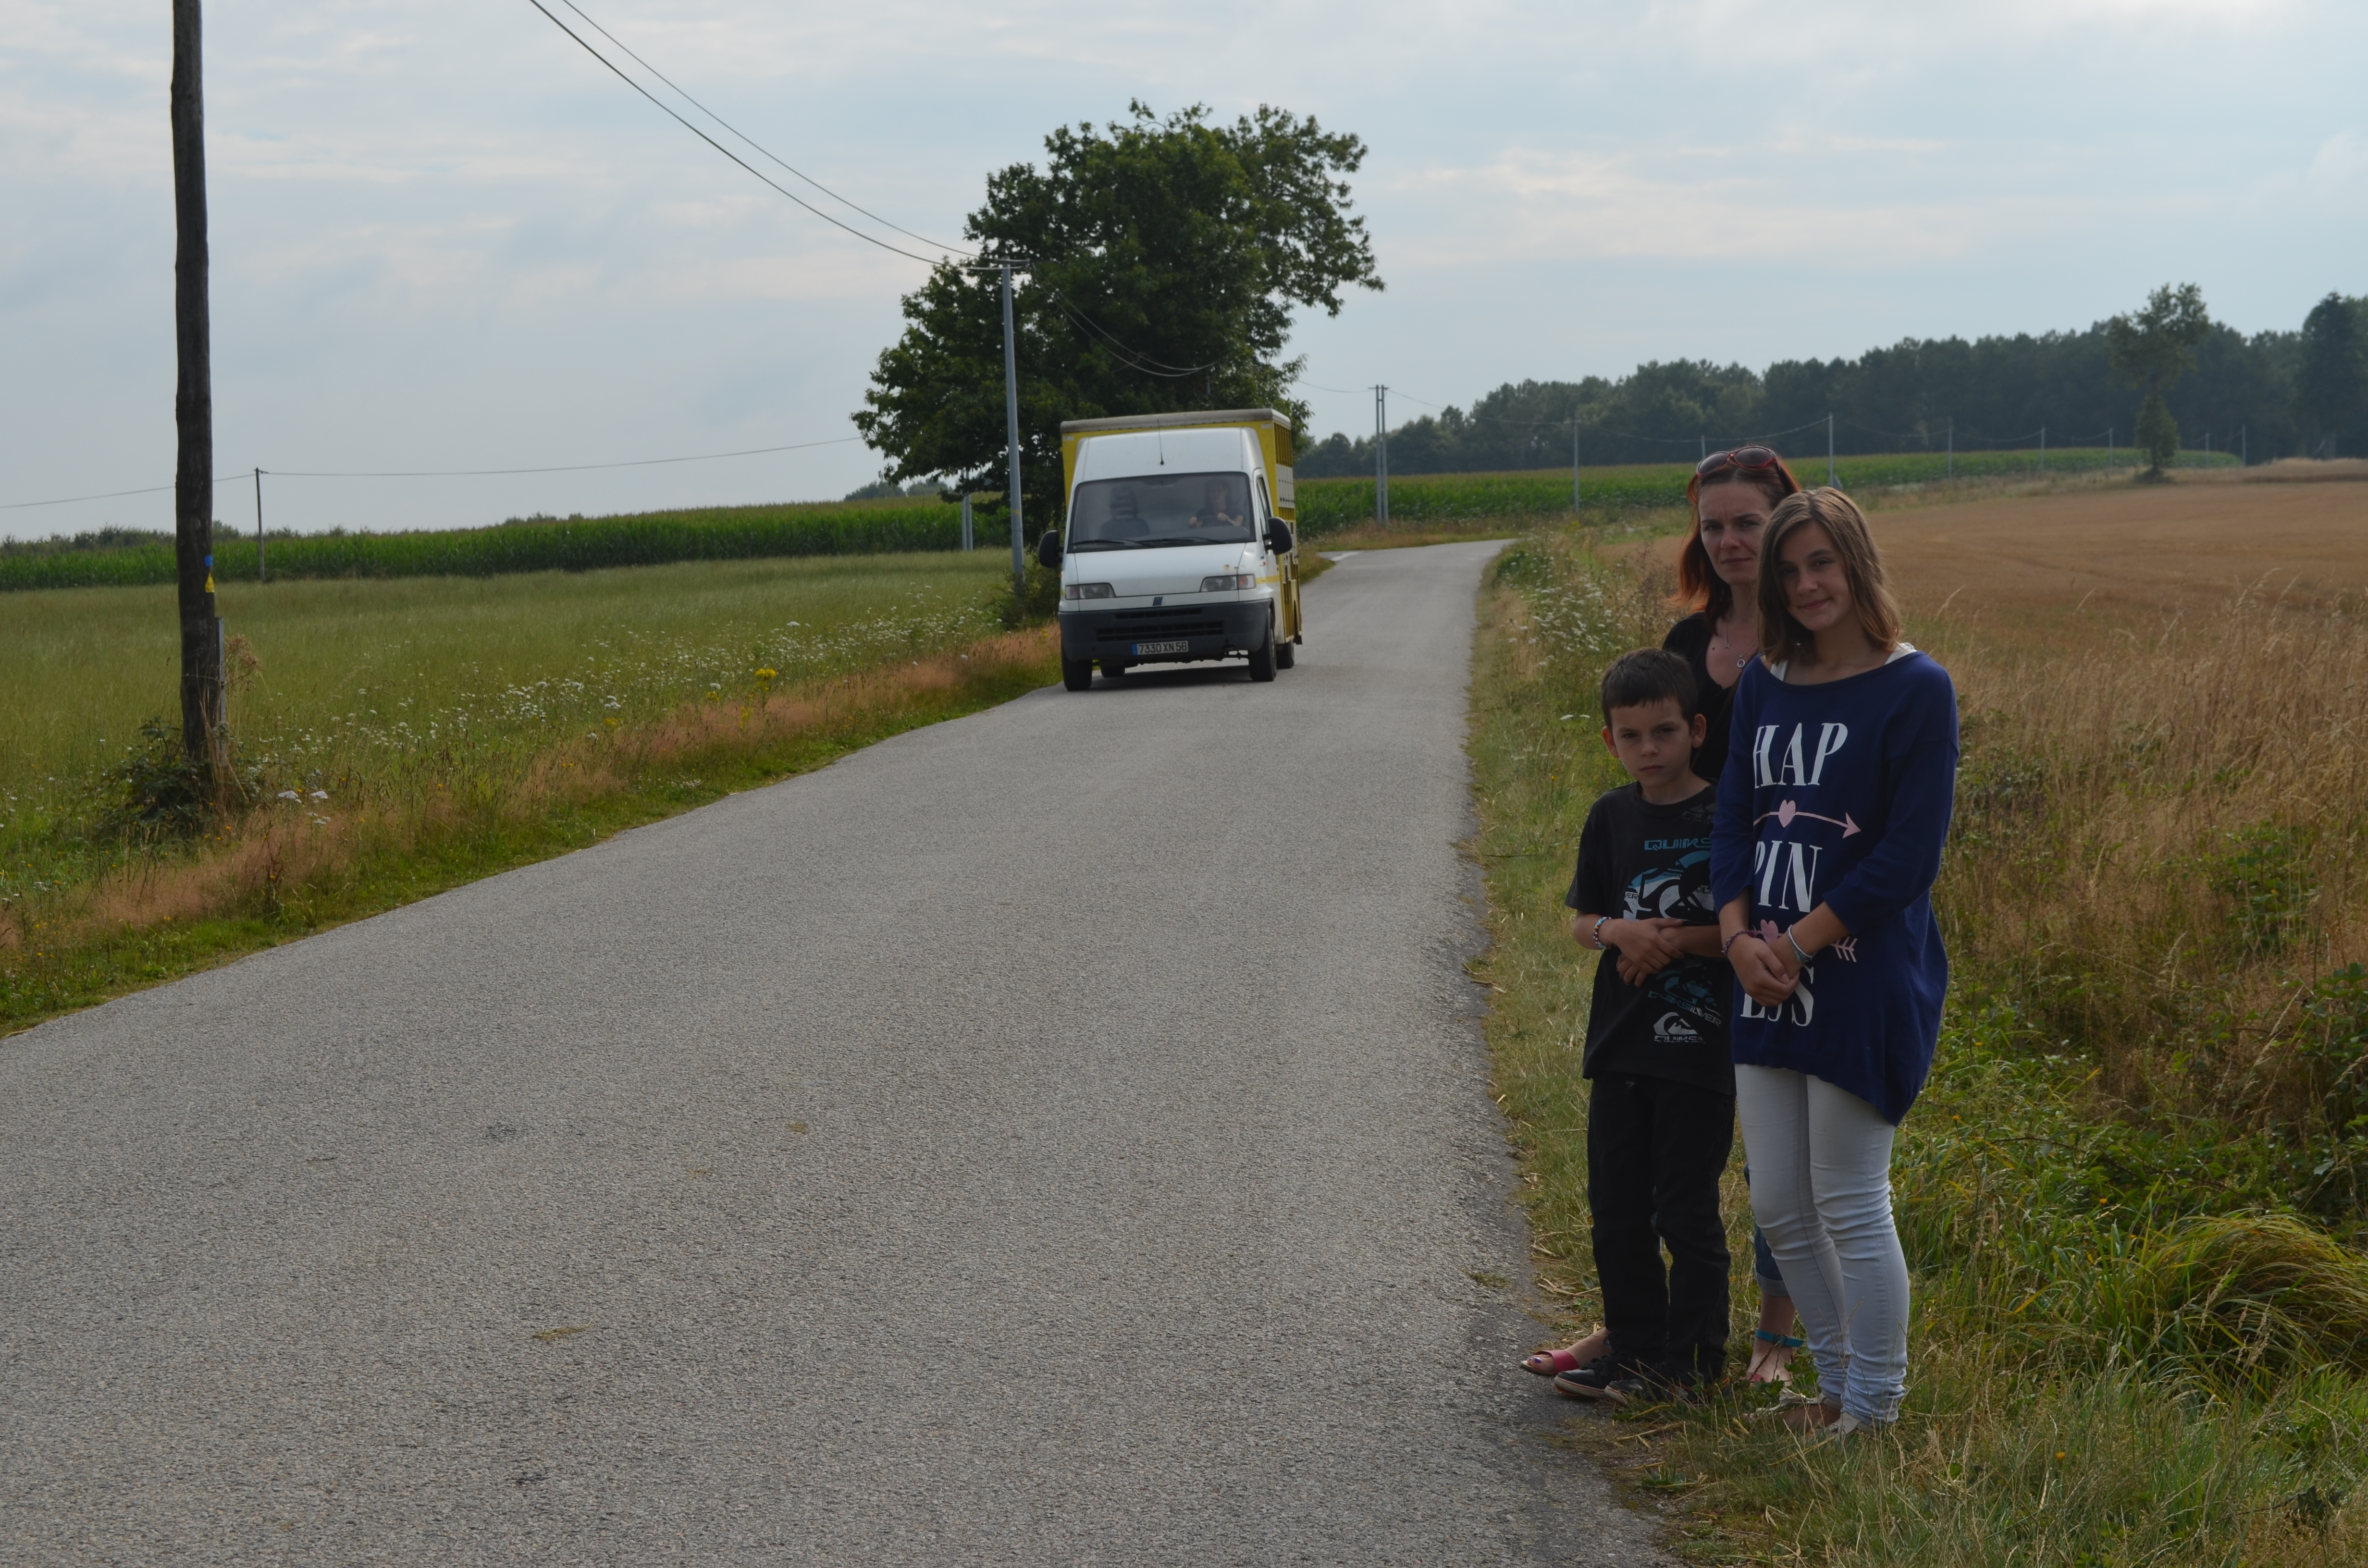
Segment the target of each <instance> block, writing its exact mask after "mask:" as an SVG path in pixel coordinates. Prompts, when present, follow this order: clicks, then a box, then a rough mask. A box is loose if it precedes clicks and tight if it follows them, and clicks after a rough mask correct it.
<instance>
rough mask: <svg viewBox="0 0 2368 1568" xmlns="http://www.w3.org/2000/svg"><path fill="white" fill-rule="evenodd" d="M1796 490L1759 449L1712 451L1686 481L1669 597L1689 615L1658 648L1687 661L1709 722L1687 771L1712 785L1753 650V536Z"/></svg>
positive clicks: (1777, 462)
mask: <svg viewBox="0 0 2368 1568" xmlns="http://www.w3.org/2000/svg"><path fill="white" fill-rule="evenodd" d="M1800 493H1801V482H1800V481H1799V480H1797V479H1795V478H1793V471H1792V470H1791V469H1789V468H1787V467H1785V466H1784V460H1783V459H1782V458H1780V457H1778V456H1777V455H1776V453H1775V452H1774V451H1773V450H1772V449H1769V448H1767V447H1738V448H1736V449H1735V450H1734V451H1731V452H1713V454H1711V455H1710V456H1709V457H1706V458H1704V459H1703V460H1702V466H1700V467H1699V468H1697V469H1695V470H1694V476H1693V478H1692V479H1691V480H1689V481H1687V483H1686V503H1687V505H1688V506H1691V508H1692V509H1693V514H1694V526H1693V529H1692V531H1691V532H1690V533H1688V534H1687V535H1686V542H1685V546H1684V548H1683V549H1681V550H1679V551H1678V594H1677V597H1678V599H1679V602H1680V603H1681V604H1684V605H1685V606H1687V607H1688V608H1691V610H1692V612H1693V613H1692V614H1691V615H1689V616H1687V617H1686V618H1685V619H1683V620H1680V621H1679V622H1678V623H1677V624H1676V625H1675V626H1672V627H1671V628H1669V634H1668V636H1667V637H1665V638H1663V639H1662V640H1661V646H1662V647H1664V648H1667V649H1668V651H1669V652H1670V653H1675V654H1677V655H1678V656H1679V658H1681V659H1683V660H1685V662H1686V663H1687V664H1689V665H1692V666H1693V672H1694V684H1695V686H1696V687H1698V688H1699V689H1700V691H1701V692H1702V717H1704V718H1705V719H1707V720H1709V721H1710V723H1709V726H1708V729H1707V732H1706V733H1705V734H1704V735H1703V737H1702V744H1701V746H1700V747H1698V748H1697V749H1696V750H1695V752H1694V773H1695V776H1696V777H1698V778H1707V779H1709V780H1710V781H1711V782H1712V783H1713V784H1715V783H1717V782H1718V776H1719V771H1720V769H1722V768H1724V767H1725V766H1726V739H1727V736H1726V731H1727V722H1728V721H1729V720H1730V719H1731V718H1732V717H1733V716H1734V712H1735V688H1736V685H1737V683H1739V682H1740V681H1741V680H1742V679H1743V672H1744V669H1745V667H1746V666H1747V665H1749V664H1750V663H1751V661H1752V659H1753V658H1754V657H1756V656H1757V655H1758V653H1759V536H1760V534H1761V532H1762V531H1763V530H1765V529H1766V528H1767V527H1768V517H1769V514H1770V513H1771V512H1773V511H1774V510H1775V509H1776V506H1777V504H1778V503H1779V502H1781V501H1782V500H1783V499H1784V497H1785V496H1787V495H1797V494H1800Z"/></svg>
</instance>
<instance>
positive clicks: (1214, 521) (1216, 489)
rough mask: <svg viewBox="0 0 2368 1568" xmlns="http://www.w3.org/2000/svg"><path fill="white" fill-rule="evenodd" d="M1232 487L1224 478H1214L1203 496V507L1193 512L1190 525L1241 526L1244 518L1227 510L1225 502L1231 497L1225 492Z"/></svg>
mask: <svg viewBox="0 0 2368 1568" xmlns="http://www.w3.org/2000/svg"><path fill="white" fill-rule="evenodd" d="M1231 488H1232V486H1230V485H1228V484H1227V483H1225V482H1224V480H1222V479H1212V480H1211V481H1210V482H1209V486H1208V489H1207V491H1206V492H1205V493H1204V494H1202V495H1201V509H1200V510H1199V511H1197V512H1195V513H1193V514H1192V520H1191V522H1190V525H1188V526H1190V527H1191V528H1239V527H1241V526H1242V520H1241V519H1240V518H1239V517H1235V516H1234V515H1233V514H1232V513H1230V512H1228V511H1226V510H1225V503H1226V502H1227V501H1228V500H1230V499H1231V497H1230V496H1228V495H1227V494H1225V493H1226V491H1228V490H1229V489H1231Z"/></svg>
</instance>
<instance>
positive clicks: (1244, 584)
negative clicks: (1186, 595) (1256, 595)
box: [1201, 572, 1258, 594]
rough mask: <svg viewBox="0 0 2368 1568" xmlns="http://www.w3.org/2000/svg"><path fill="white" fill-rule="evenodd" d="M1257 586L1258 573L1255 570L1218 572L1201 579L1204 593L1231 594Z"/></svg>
mask: <svg viewBox="0 0 2368 1568" xmlns="http://www.w3.org/2000/svg"><path fill="white" fill-rule="evenodd" d="M1257 586H1258V574H1257V573H1255V572H1220V573H1219V574H1217V575H1215V576H1213V577H1203V578H1201V592H1202V593H1204V594H1231V593H1237V592H1239V591H1240V590H1242V589H1244V588H1255V587H1257Z"/></svg>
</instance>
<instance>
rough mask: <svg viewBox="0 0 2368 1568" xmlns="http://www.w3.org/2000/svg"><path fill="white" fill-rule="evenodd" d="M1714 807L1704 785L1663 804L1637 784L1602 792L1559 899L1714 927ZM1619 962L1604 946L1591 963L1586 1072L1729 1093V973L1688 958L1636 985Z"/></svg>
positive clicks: (1714, 798)
mask: <svg viewBox="0 0 2368 1568" xmlns="http://www.w3.org/2000/svg"><path fill="white" fill-rule="evenodd" d="M1717 803H1718V791H1717V790H1715V789H1712V788H1707V787H1706V788H1704V789H1703V790H1702V791H1701V792H1700V793H1698V794H1696V795H1694V796H1693V797H1692V798H1691V799H1689V800H1684V801H1679V802H1677V803H1676V804H1675V805H1668V806H1656V805H1654V804H1652V803H1651V802H1650V801H1646V800H1645V791H1644V789H1643V787H1642V786H1640V785H1636V784H1630V785H1627V786H1625V787H1623V788H1622V789H1618V790H1612V791H1611V793H1609V794H1607V795H1605V796H1604V797H1603V798H1602V799H1601V800H1600V801H1596V802H1595V809H1594V810H1592V811H1590V812H1588V813H1587V827H1586V829H1585V831H1584V832H1582V833H1581V834H1580V835H1579V840H1578V869H1577V875H1575V876H1574V877H1572V879H1571V883H1570V892H1569V893H1568V894H1567V895H1566V896H1565V898H1564V899H1563V902H1564V903H1566V904H1568V905H1569V906H1570V907H1571V908H1573V909H1583V910H1587V911H1588V912H1590V913H1592V914H1596V915H1611V917H1612V918H1613V919H1615V920H1649V919H1653V918H1655V917H1656V916H1661V915H1667V916H1669V917H1671V918H1674V919H1679V920H1682V921H1684V922H1685V923H1686V924H1687V925H1689V926H1716V925H1717V924H1718V911H1717V909H1716V907H1715V906H1713V904H1712V903H1711V892H1710V836H1711V823H1712V819H1713V815H1714V814H1715V811H1716V807H1717ZM1618 958H1619V954H1618V952H1617V950H1616V949H1608V950H1606V951H1605V953H1604V954H1603V956H1602V957H1601V958H1600V960H1597V964H1596V970H1595V1000H1594V1002H1593V1004H1592V1005H1591V1006H1589V1008H1588V1017H1587V1054H1586V1055H1585V1057H1584V1058H1582V1059H1581V1061H1580V1064H1579V1070H1580V1073H1581V1074H1582V1075H1584V1076H1586V1077H1589V1078H1599V1077H1601V1076H1602V1075H1603V1074H1606V1073H1629V1074H1637V1075H1639V1076H1642V1077H1650V1078H1670V1079H1674V1080H1676V1081H1677V1082H1679V1083H1681V1084H1691V1085H1696V1086H1698V1087H1701V1088H1705V1089H1715V1090H1717V1091H1718V1092H1719V1093H1720V1094H1723V1095H1731V1094H1733V1093H1735V1067H1734V1064H1733V1063H1732V1062H1730V1061H1729V1060H1728V1057H1727V1040H1726V1017H1727V1003H1728V995H1729V993H1728V987H1729V984H1730V983H1731V982H1732V980H1733V978H1734V971H1731V970H1730V969H1729V968H1728V967H1727V966H1726V965H1725V963H1723V962H1721V961H1720V960H1716V959H1707V958H1695V957H1692V956H1691V955H1689V956H1687V957H1685V958H1681V959H1679V960H1677V961H1676V962H1675V963H1673V964H1670V965H1669V966H1668V968H1666V969H1664V970H1662V971H1660V972H1659V973H1657V974H1655V975H1652V976H1651V977H1649V978H1648V979H1646V981H1645V983H1644V984H1643V985H1641V986H1636V985H1631V984H1629V983H1627V982H1626V981H1624V980H1622V979H1621V978H1620V968H1619V963H1618Z"/></svg>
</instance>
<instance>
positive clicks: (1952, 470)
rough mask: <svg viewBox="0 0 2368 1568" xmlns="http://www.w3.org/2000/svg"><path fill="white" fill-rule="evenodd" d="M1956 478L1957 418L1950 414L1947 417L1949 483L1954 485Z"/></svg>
mask: <svg viewBox="0 0 2368 1568" xmlns="http://www.w3.org/2000/svg"><path fill="white" fill-rule="evenodd" d="M1956 477H1957V416H1956V415H1953V414H1952V415H1949V478H1950V480H1951V482H1952V483H1954V481H1955V480H1956Z"/></svg>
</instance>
